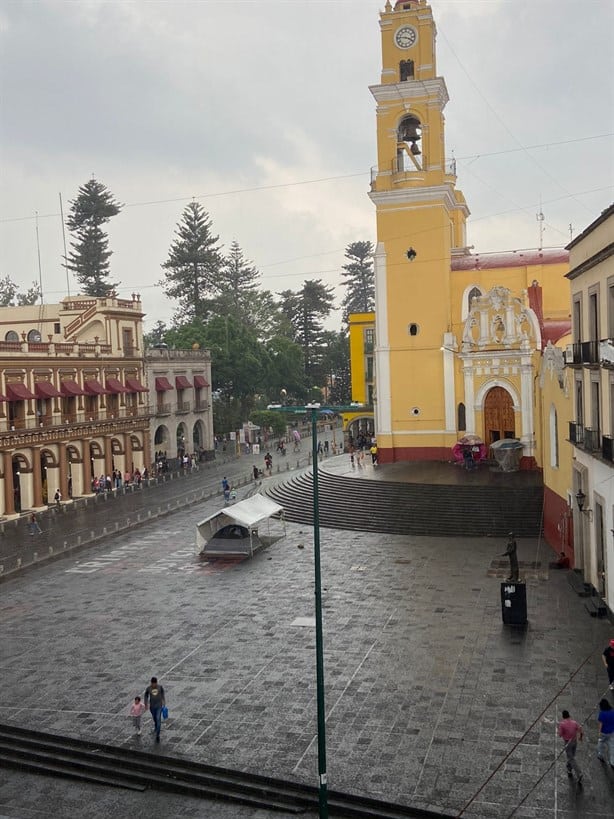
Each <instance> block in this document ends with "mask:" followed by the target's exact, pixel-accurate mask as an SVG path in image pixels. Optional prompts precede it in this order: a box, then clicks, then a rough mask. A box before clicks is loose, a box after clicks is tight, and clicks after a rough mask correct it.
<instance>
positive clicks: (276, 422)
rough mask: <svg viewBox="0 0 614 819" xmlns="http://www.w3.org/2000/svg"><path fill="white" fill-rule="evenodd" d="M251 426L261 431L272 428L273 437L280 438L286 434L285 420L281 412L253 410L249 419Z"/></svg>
mask: <svg viewBox="0 0 614 819" xmlns="http://www.w3.org/2000/svg"><path fill="white" fill-rule="evenodd" d="M249 420H250V421H251V422H252V424H256V426H258V427H261V428H262V429H268V427H272V428H273V435H274V436H275V437H281V436H282V435H285V434H286V429H287V418H286V416H285V414H284V413H283V412H272V411H271V410H254V412H252V414H251V415H250V417H249Z"/></svg>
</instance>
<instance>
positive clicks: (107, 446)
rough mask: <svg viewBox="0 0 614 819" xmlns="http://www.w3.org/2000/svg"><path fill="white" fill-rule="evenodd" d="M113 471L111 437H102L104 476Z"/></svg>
mask: <svg viewBox="0 0 614 819" xmlns="http://www.w3.org/2000/svg"><path fill="white" fill-rule="evenodd" d="M111 472H113V449H112V447H111V437H110V436H109V435H105V437H104V474H105V478H106V476H107V475H110V474H111Z"/></svg>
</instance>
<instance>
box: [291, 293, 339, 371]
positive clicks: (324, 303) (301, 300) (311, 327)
mask: <svg viewBox="0 0 614 819" xmlns="http://www.w3.org/2000/svg"><path fill="white" fill-rule="evenodd" d="M333 292H334V291H333V288H332V287H330V286H327V285H325V284H324V283H323V282H322V280H321V279H313V280H306V281H305V282H304V284H303V287H302V289H301V290H300V291H299V292H298V293H294V292H293V291H292V290H284V291H283V292H282V293H280V294H279V295H280V296H281V304H280V307H281V310H282V312H283V313H285V315H286V316H287V318H288V320H289V322H290V324H291V325H292V328H293V332H294V338H293V340H294V341H296V343H297V344H299V345H300V346H301V347H302V350H303V360H304V371H305V375H306V377H307V380H308V381H309V382H310V386H311V385H312V384H313V385H314V386H315V385H316V384H317V385H318V386H321V385H322V384H323V378H324V375H323V373H322V372H321V367H320V363H321V361H322V353H323V329H322V322H323V320H324V319H325V318H326V317H327V316H328V315H329V314H330V311H331V310H332V308H333V300H334V296H333Z"/></svg>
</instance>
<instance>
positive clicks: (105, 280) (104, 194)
mask: <svg viewBox="0 0 614 819" xmlns="http://www.w3.org/2000/svg"><path fill="white" fill-rule="evenodd" d="M70 205H71V208H70V212H69V214H68V217H67V219H66V226H67V227H68V230H69V231H70V232H71V233H72V234H74V240H73V241H72V243H71V251H70V253H69V255H68V257H67V258H66V259H65V261H64V266H65V267H66V268H67V269H68V270H72V271H73V273H74V274H75V275H76V277H77V280H78V281H79V283H80V284H81V285H82V287H83V291H84V292H85V293H87V295H88V296H97V297H101V296H108V295H110V294H111V293H112V292H113V290H114V289H115V287H117V284H115V283H113V282H111V281H109V276H110V266H109V259H110V257H111V255H112V251H111V250H109V239H108V237H107V234H106V233H105V232H104V231H103V230H102V225H104V224H106V223H107V222H108V221H109V219H111V217H113V216H117V214H118V213H119V212H120V210H121V208H122V206H121V205H120V204H119V202H117V201H116V200H115V199H114V198H113V195H112V194H111V192H110V191H109V190H108V189H107V188H106V187H105V186H104V185H103V184H102V183H101V182H98V181H97V180H96V179H93V178H92V179H90V180H89V181H88V182H86V183H85V185H81V187H80V188H79V192H78V195H77V198H76V199H74V200H72V201H71V202H70Z"/></svg>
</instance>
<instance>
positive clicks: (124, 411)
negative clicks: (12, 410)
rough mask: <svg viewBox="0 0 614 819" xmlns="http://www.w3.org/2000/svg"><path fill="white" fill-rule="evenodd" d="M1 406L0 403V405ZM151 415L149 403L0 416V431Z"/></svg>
mask: <svg viewBox="0 0 614 819" xmlns="http://www.w3.org/2000/svg"><path fill="white" fill-rule="evenodd" d="M0 406H1V405H0ZM151 415H152V409H151V407H150V406H149V404H143V405H139V406H135V407H119V408H118V409H113V410H105V409H93V410H79V411H78V412H76V413H73V414H71V415H67V414H66V413H64V414H63V413H61V412H54V413H53V414H52V415H47V416H40V415H34V414H32V415H26V416H25V418H9V417H8V416H4V417H0V432H14V431H16V430H25V429H27V430H36V429H44V430H50V429H59V428H61V427H66V426H68V425H73V424H89V423H91V422H92V421H93V422H97V421H115V420H122V419H124V418H148V417H150V416H151Z"/></svg>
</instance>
